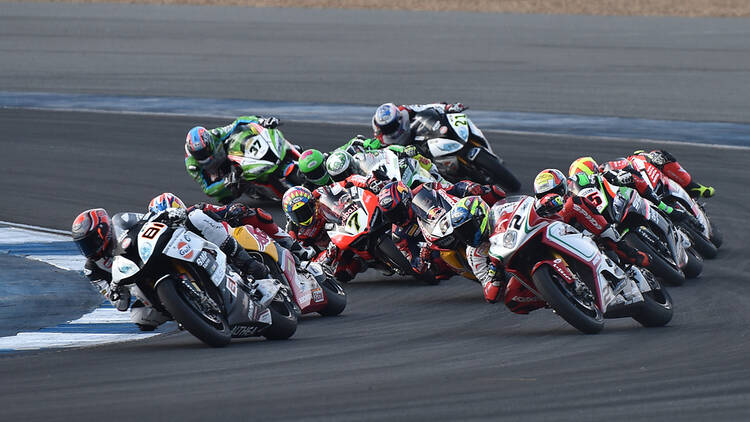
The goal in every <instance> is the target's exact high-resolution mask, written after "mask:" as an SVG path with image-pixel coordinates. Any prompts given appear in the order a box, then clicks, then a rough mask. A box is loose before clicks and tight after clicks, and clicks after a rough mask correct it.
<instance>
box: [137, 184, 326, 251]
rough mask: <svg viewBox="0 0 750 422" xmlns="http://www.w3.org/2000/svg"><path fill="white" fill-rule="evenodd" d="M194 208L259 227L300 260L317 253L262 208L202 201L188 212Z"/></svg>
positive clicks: (236, 223) (233, 222) (232, 223)
mask: <svg viewBox="0 0 750 422" xmlns="http://www.w3.org/2000/svg"><path fill="white" fill-rule="evenodd" d="M164 195H166V194H164ZM149 209H151V207H149ZM194 209H199V210H203V211H204V212H212V213H214V214H215V215H217V216H218V217H219V218H220V219H221V220H222V221H226V222H227V224H229V225H230V226H232V227H240V226H245V225H250V226H253V227H255V228H258V229H260V230H261V231H263V232H264V233H266V234H268V236H270V237H271V238H272V239H273V240H275V241H276V242H278V244H279V245H281V247H283V248H285V249H288V250H289V252H291V253H292V254H294V255H295V256H296V257H297V258H299V260H300V261H309V260H310V259H312V258H313V257H315V255H316V252H315V249H313V248H311V247H306V246H303V245H302V244H300V243H299V242H298V241H296V240H294V239H293V238H292V237H291V236H290V235H289V233H287V232H286V231H285V230H284V229H282V228H281V227H279V226H278V225H277V224H276V223H275V222H274V221H273V216H272V215H271V214H269V213H268V212H266V211H265V210H264V209H262V208H253V207H249V206H247V205H245V204H242V203H239V202H235V203H233V204H231V205H221V206H218V205H211V204H207V203H203V202H201V203H199V204H195V205H193V206H192V207H190V208H188V213H190V211H192V210H194Z"/></svg>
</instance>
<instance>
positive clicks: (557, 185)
mask: <svg viewBox="0 0 750 422" xmlns="http://www.w3.org/2000/svg"><path fill="white" fill-rule="evenodd" d="M549 193H555V194H557V195H560V196H562V197H565V195H567V194H568V179H567V178H566V177H565V175H564V174H563V172H561V171H560V170H558V169H544V170H542V171H540V172H539V174H537V175H536V177H535V178H534V196H535V197H536V198H537V199H540V198H542V197H543V196H545V195H547V194H549Z"/></svg>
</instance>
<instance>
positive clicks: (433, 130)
mask: <svg viewBox="0 0 750 422" xmlns="http://www.w3.org/2000/svg"><path fill="white" fill-rule="evenodd" d="M411 130H412V132H413V133H415V138H414V145H415V146H416V148H417V150H418V151H419V152H420V153H421V154H422V155H423V156H425V157H427V158H429V159H430V160H432V162H433V163H434V164H435V165H436V166H437V168H438V171H439V172H440V174H442V175H443V177H445V178H446V179H447V180H449V181H451V182H454V183H455V182H458V181H460V180H466V179H469V180H472V181H474V182H477V183H481V184H491V185H501V186H502V187H504V188H505V189H506V190H508V191H509V192H517V191H518V190H519V189H520V188H521V182H520V181H519V180H518V178H516V176H514V175H513V173H511V172H510V170H508V169H507V168H506V167H505V165H504V161H503V160H502V159H501V158H500V157H499V156H498V155H497V154H495V153H494V152H493V151H492V146H491V145H490V143H489V142H488V141H487V138H485V137H484V134H483V133H482V131H481V130H479V128H477V127H476V125H474V123H473V122H472V121H471V119H469V117H468V116H467V115H466V114H464V113H441V112H439V111H437V110H433V109H428V110H424V111H421V112H419V113H417V115H416V117H415V118H414V121H413V122H412V125H411Z"/></svg>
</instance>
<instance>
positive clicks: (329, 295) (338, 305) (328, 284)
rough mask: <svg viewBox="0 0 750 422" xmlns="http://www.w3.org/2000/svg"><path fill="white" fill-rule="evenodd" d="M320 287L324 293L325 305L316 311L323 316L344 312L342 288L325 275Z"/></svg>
mask: <svg viewBox="0 0 750 422" xmlns="http://www.w3.org/2000/svg"><path fill="white" fill-rule="evenodd" d="M320 288H321V289H323V292H324V293H325V295H326V300H328V303H326V307H325V308H323V309H321V310H320V311H319V312H318V313H319V314H321V315H323V316H336V315H339V314H341V313H342V312H344V309H345V308H346V293H345V292H344V289H343V288H342V287H341V286H340V285H339V284H338V283H337V282H336V281H335V280H332V279H330V278H328V277H326V279H325V281H324V282H322V283H320Z"/></svg>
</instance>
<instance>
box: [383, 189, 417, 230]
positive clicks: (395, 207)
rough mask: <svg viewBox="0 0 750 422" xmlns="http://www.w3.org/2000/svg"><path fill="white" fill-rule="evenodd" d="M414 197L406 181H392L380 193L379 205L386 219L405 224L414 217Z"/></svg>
mask: <svg viewBox="0 0 750 422" xmlns="http://www.w3.org/2000/svg"><path fill="white" fill-rule="evenodd" d="M412 198H413V197H412V192H411V190H410V189H409V188H408V187H406V185H405V184H404V182H402V181H398V182H391V183H389V184H387V185H385V187H384V188H383V190H381V191H380V193H379V194H378V207H379V208H380V209H381V210H382V211H383V215H384V216H385V218H386V220H388V221H390V222H391V223H395V224H404V223H406V222H409V221H412V219H413V218H414V211H413V210H412V208H411V201H412Z"/></svg>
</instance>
